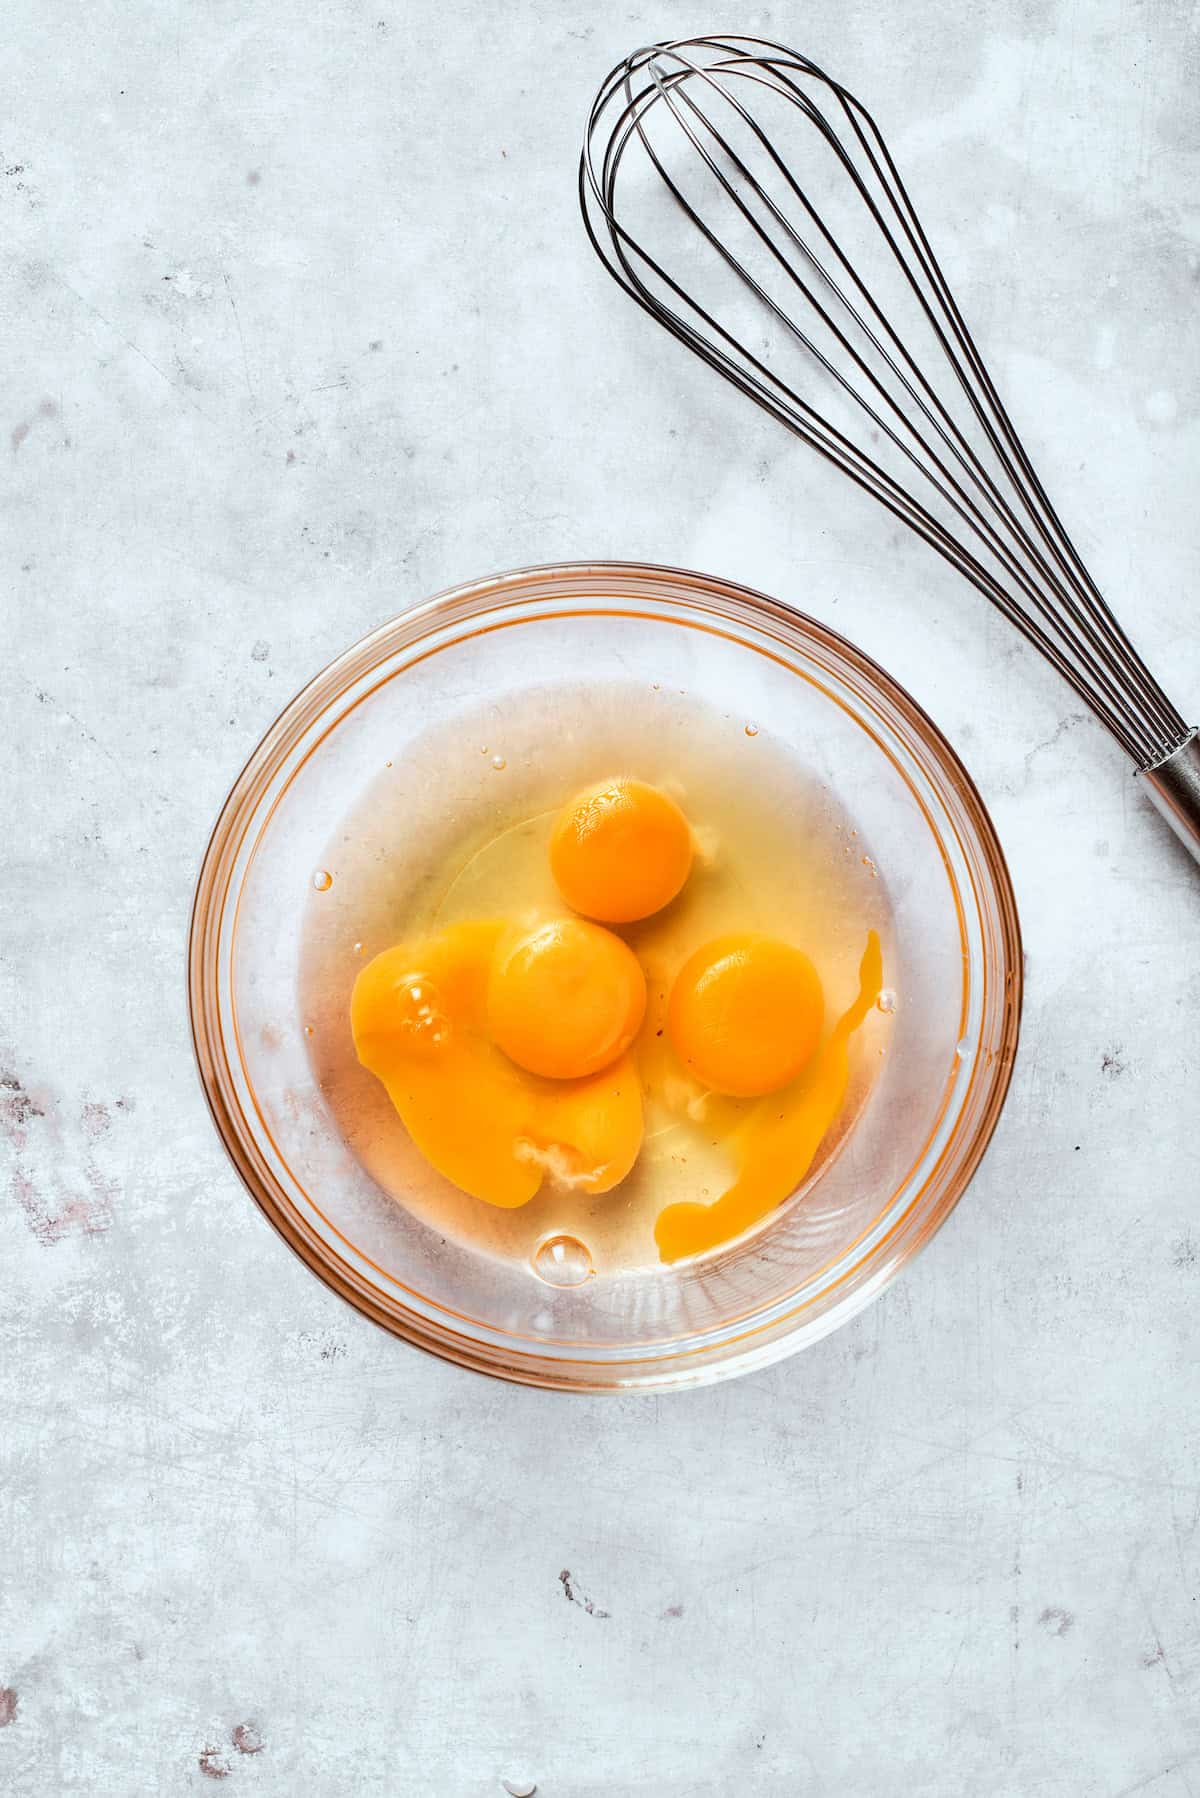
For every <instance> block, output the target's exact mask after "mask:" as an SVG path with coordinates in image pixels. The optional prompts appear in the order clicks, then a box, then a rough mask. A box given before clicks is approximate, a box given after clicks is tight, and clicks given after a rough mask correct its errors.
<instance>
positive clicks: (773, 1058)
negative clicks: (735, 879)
mask: <svg viewBox="0 0 1200 1798" xmlns="http://www.w3.org/2000/svg"><path fill="white" fill-rule="evenodd" d="M824 1011H825V1000H824V997H823V995H822V992H821V982H820V979H819V978H818V975H817V970H816V969H815V968H814V967H813V965H812V962H811V961H810V960H809V959H808V956H807V955H805V954H804V952H803V951H802V950H800V949H797V948H795V947H794V946H793V945H792V944H791V943H784V942H780V941H779V940H778V938H776V937H770V936H761V935H756V934H752V933H742V934H737V935H729V936H721V937H717V938H716V940H715V941H713V942H711V943H705V944H704V945H703V947H702V948H700V949H697V950H696V952H695V954H694V955H692V956H691V957H690V958H689V959H688V960H687V961H686V962H685V963H684V965H683V967H682V968H681V969H680V971H679V974H678V977H677V978H676V981H675V984H674V987H673V988H672V990H671V1000H670V1005H669V1008H668V1011H667V1021H668V1027H669V1029H670V1032H671V1041H672V1043H673V1044H674V1046H675V1050H676V1053H677V1054H678V1056H679V1059H680V1060H681V1061H682V1062H683V1064H684V1066H685V1067H686V1068H688V1069H689V1071H690V1072H691V1073H693V1074H694V1075H695V1076H696V1078H697V1079H698V1080H699V1081H700V1082H701V1084H702V1085H704V1086H706V1087H708V1088H710V1089H711V1090H712V1091H713V1092H718V1093H725V1094H727V1095H729V1096H730V1097H733V1098H741V1099H746V1098H758V1097H759V1096H760V1095H761V1094H762V1093H771V1092H777V1091H778V1089H779V1088H780V1087H781V1086H786V1085H787V1084H788V1082H789V1081H791V1080H794V1079H795V1078H796V1075H797V1074H798V1073H799V1072H800V1070H801V1069H802V1068H803V1067H804V1066H805V1064H806V1063H807V1062H808V1061H809V1060H810V1058H811V1056H812V1053H813V1050H814V1049H815V1048H816V1046H817V1043H818V1042H819V1040H820V1036H821V1023H822V1019H823V1017H824Z"/></svg>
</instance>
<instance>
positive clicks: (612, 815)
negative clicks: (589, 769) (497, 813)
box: [550, 780, 692, 924]
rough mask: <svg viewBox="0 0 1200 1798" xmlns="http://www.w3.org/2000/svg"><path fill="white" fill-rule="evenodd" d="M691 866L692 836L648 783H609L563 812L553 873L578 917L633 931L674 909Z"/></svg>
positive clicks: (579, 797) (554, 838) (556, 828)
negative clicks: (633, 927)
mask: <svg viewBox="0 0 1200 1798" xmlns="http://www.w3.org/2000/svg"><path fill="white" fill-rule="evenodd" d="M691 865H692V833H691V830H690V829H689V827H688V821H687V819H686V818H685V817H684V815H683V813H682V812H681V811H680V809H679V807H678V806H677V805H676V804H675V801H674V800H673V799H670V798H668V797H667V795H666V794H665V793H663V792H660V791H659V789H658V788H657V787H652V786H648V785H647V783H646V782H645V781H642V780H608V781H601V782H600V783H599V784H598V785H597V786H594V787H588V788H587V789H586V791H585V792H582V793H577V794H576V796H575V798H574V799H572V800H571V801H570V803H569V804H568V805H566V806H564V807H563V810H562V812H561V813H560V815H559V818H558V821H557V823H556V824H555V826H554V834H553V836H552V837H551V840H550V869H551V872H552V873H553V875H554V879H555V882H556V883H557V886H558V890H559V892H560V893H561V894H562V896H563V898H564V899H565V900H566V902H567V904H568V905H569V906H571V907H572V908H573V910H575V911H578V912H582V913H583V914H584V916H585V917H588V918H599V919H600V921H601V922H602V923H605V924H631V923H633V922H634V920H635V919H637V918H648V917H649V916H650V915H651V913H653V912H656V911H661V910H662V908H663V906H664V905H668V904H670V902H671V900H672V899H674V897H675V895H676V894H677V893H678V892H679V891H680V889H681V887H682V886H683V884H684V882H685V881H686V879H687V877H688V873H689V871H690V869H691Z"/></svg>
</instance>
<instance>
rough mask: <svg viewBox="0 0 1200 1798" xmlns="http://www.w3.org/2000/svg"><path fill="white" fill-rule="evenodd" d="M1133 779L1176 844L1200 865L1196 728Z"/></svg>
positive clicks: (1199, 749)
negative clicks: (1137, 780) (1172, 833)
mask: <svg viewBox="0 0 1200 1798" xmlns="http://www.w3.org/2000/svg"><path fill="white" fill-rule="evenodd" d="M1137 778H1138V779H1139V780H1140V781H1144V783H1145V786H1146V791H1147V793H1148V794H1149V796H1150V799H1151V801H1152V803H1153V804H1154V805H1155V806H1157V808H1158V810H1159V811H1160V812H1161V813H1162V815H1163V817H1164V818H1165V819H1166V820H1167V823H1168V824H1169V825H1170V826H1171V829H1172V830H1173V831H1174V832H1175V835H1176V836H1177V837H1178V838H1179V841H1180V842H1181V843H1183V844H1184V845H1185V846H1186V848H1188V849H1189V850H1190V851H1191V853H1192V854H1193V855H1194V856H1195V858H1196V860H1197V861H1198V862H1200V729H1198V728H1196V727H1193V729H1192V731H1191V733H1190V734H1189V735H1188V736H1187V737H1185V738H1184V740H1183V742H1182V743H1181V744H1180V745H1179V748H1178V749H1176V750H1173V751H1172V753H1171V754H1170V755H1169V756H1167V757H1166V759H1165V761H1161V762H1156V763H1155V765H1154V766H1153V767H1152V768H1143V769H1142V770H1141V772H1140V773H1139V774H1138V777H1137Z"/></svg>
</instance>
